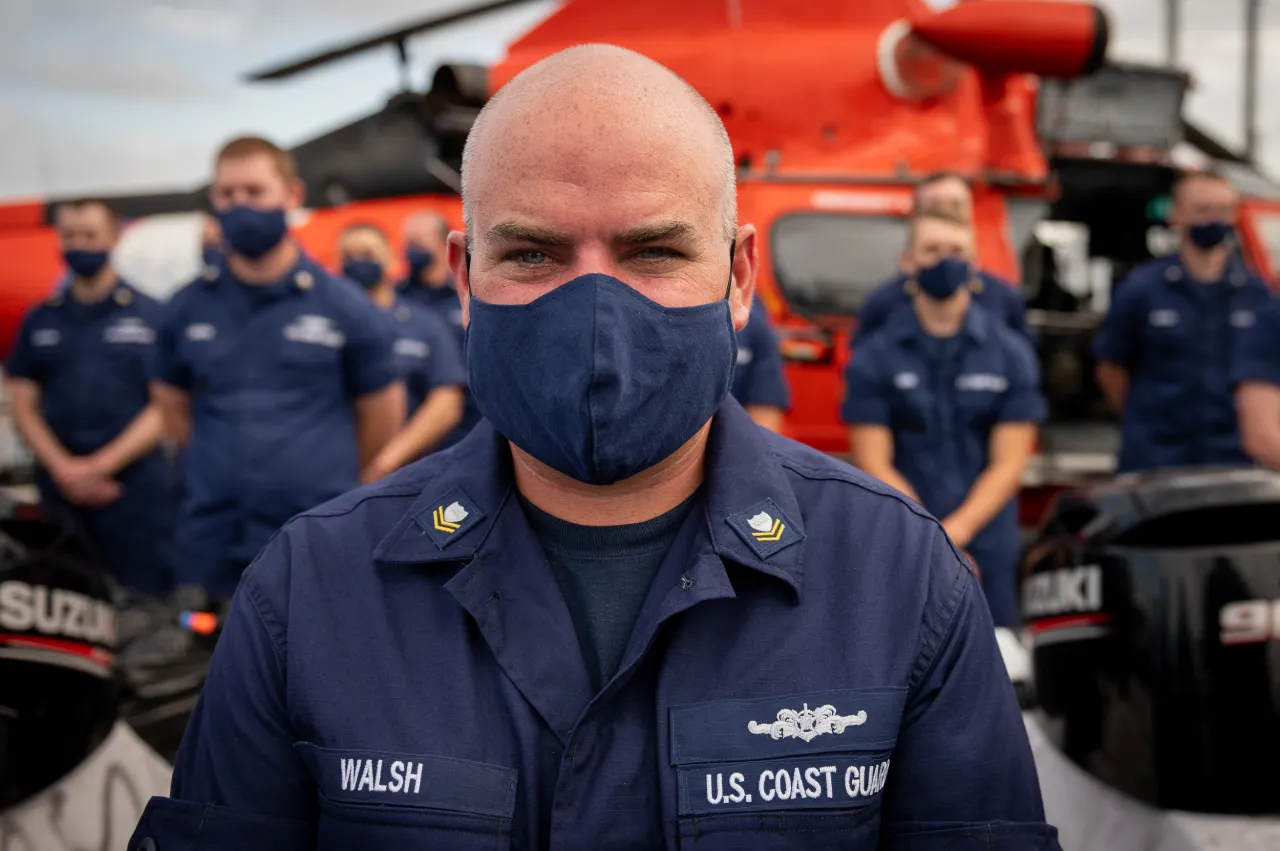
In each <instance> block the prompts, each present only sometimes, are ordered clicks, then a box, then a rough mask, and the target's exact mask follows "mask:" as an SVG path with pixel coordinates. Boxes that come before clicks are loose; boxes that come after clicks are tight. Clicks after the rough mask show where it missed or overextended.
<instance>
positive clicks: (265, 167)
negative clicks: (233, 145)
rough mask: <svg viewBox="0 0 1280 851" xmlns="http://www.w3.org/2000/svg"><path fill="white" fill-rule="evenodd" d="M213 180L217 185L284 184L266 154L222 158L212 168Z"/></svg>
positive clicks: (269, 156)
mask: <svg viewBox="0 0 1280 851" xmlns="http://www.w3.org/2000/svg"><path fill="white" fill-rule="evenodd" d="M213 179H214V181H215V182H217V183H229V182H253V183H270V182H276V183H284V182H285V181H284V177H283V176H282V175H281V174H280V170H279V169H278V168H277V167H276V163H275V159H274V158H273V157H272V156H271V155H270V154H268V153H266V152H262V153H256V154H245V155H243V156H236V157H223V158H222V159H220V160H218V162H217V165H216V166H215V167H214V173H213Z"/></svg>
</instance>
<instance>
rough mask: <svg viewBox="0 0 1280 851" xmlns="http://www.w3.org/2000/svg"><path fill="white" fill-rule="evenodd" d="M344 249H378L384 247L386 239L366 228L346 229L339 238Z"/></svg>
mask: <svg viewBox="0 0 1280 851" xmlns="http://www.w3.org/2000/svg"><path fill="white" fill-rule="evenodd" d="M339 242H340V244H341V245H342V247H343V248H345V249H348V250H350V249H357V248H359V249H363V250H366V251H380V250H383V249H385V248H386V245H387V243H386V240H385V239H383V238H382V237H381V235H379V234H378V233H376V232H374V231H372V230H369V229H368V228H359V229H357V230H351V231H347V232H346V233H344V234H343V235H342V238H341V239H340V240H339Z"/></svg>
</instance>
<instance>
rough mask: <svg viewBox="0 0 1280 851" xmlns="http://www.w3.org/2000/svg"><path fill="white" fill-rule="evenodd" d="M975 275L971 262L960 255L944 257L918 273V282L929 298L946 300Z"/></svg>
mask: <svg viewBox="0 0 1280 851" xmlns="http://www.w3.org/2000/svg"><path fill="white" fill-rule="evenodd" d="M972 277H973V269H972V268H970V266H969V263H968V262H967V261H965V260H962V259H960V258H959V257H943V258H942V259H941V260H939V261H938V262H937V263H934V264H933V265H932V266H929V267H927V268H924V269H921V270H920V271H919V272H917V273H916V284H917V285H919V287H920V291H921V292H923V293H924V294H925V295H927V296H929V298H932V299H936V300H938V301H946V300H947V299H949V298H951V297H952V296H953V295H955V294H956V290H958V289H960V288H961V287H963V286H964V285H965V284H966V283H968V282H969V279H970V278H972Z"/></svg>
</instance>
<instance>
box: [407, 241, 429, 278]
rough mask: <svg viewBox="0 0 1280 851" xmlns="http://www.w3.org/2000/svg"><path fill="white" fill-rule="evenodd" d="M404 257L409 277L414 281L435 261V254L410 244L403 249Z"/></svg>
mask: <svg viewBox="0 0 1280 851" xmlns="http://www.w3.org/2000/svg"><path fill="white" fill-rule="evenodd" d="M404 259H405V260H406V261H407V262H408V264H409V277H410V278H411V279H413V280H415V281H416V280H418V279H420V278H421V277H422V273H423V272H425V271H426V270H428V269H430V268H431V266H432V265H433V264H434V263H435V262H436V256H435V255H434V254H432V253H431V252H430V251H427V250H426V249H425V248H415V247H414V246H412V245H411V246H409V247H408V248H406V249H405V252H404Z"/></svg>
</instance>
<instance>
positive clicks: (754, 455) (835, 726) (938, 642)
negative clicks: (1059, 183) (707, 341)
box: [129, 399, 1058, 851]
mask: <svg viewBox="0 0 1280 851" xmlns="http://www.w3.org/2000/svg"><path fill="white" fill-rule="evenodd" d="M706 469H707V478H706V482H705V484H704V486H703V496H701V497H700V498H699V500H700V501H699V503H698V504H697V505H696V506H695V507H694V508H693V510H692V511H691V513H690V515H689V516H688V518H687V519H686V521H685V522H684V524H683V526H682V527H681V529H680V531H679V533H678V534H677V537H676V539H675V542H674V543H673V544H672V546H671V548H670V550H669V551H668V552H667V555H666V557H665V559H664V561H663V564H662V566H661V567H660V568H659V571H658V574H657V576H656V578H655V580H654V583H653V585H652V587H651V589H650V591H649V595H648V599H647V601H646V602H645V603H644V605H643V607H642V609H641V612H640V615H639V619H638V621H637V623H636V626H635V629H634V631H633V633H632V635H631V640H630V645H629V648H628V650H627V651H626V654H625V655H624V657H623V662H622V665H621V667H620V669H619V671H618V673H617V674H616V675H615V676H614V677H613V679H612V680H610V681H609V682H608V683H607V684H605V686H604V687H603V689H602V690H601V691H600V692H599V693H593V690H592V689H591V687H590V684H589V677H588V673H587V667H586V664H585V662H584V661H583V656H582V651H581V649H580V645H579V643H578V639H577V636H576V634H575V632H574V626H573V621H572V619H571V617H570V614H569V610H568V607H567V606H566V604H565V602H564V598H563V596H562V595H561V593H560V590H559V586H558V585H557V583H556V579H555V576H554V573H553V572H552V569H551V568H550V566H549V565H548V563H547V560H546V558H545V556H544V555H543V551H542V549H541V545H540V544H539V542H538V539H537V538H536V537H535V536H534V533H533V531H532V530H531V528H530V526H529V523H528V521H527V520H526V519H525V515H524V512H523V510H522V508H521V506H520V500H519V499H518V497H517V495H516V493H515V491H514V488H515V485H514V482H513V480H512V471H511V457H510V451H509V449H508V448H507V445H506V442H505V441H504V440H502V439H501V438H500V437H499V436H498V435H497V434H496V433H495V432H494V430H493V428H492V426H491V425H490V424H489V423H488V422H487V421H486V422H482V423H480V425H478V426H477V427H476V429H475V430H474V431H473V432H472V433H471V434H470V435H469V436H468V437H467V439H466V440H464V441H463V442H462V443H461V444H459V445H458V446H456V447H454V448H452V449H450V450H448V451H446V452H438V453H435V454H433V455H430V456H428V457H426V458H424V459H422V460H421V461H419V462H416V463H414V464H412V465H410V466H408V467H406V468H404V469H403V470H400V471H398V472H397V473H394V474H392V475H391V476H389V477H387V478H386V479H384V480H382V481H379V482H377V483H375V484H373V485H371V486H369V487H366V488H362V489H360V490H358V491H356V492H354V493H351V494H346V495H344V496H343V497H341V498H339V499H337V500H335V501H333V502H331V503H329V504H327V505H325V506H322V507H320V508H316V509H313V510H312V511H309V512H307V513H306V514H305V515H304V516H302V517H300V518H297V519H295V520H293V521H291V522H290V523H289V525H287V526H286V527H285V528H284V530H282V531H281V532H280V533H279V534H278V535H277V536H276V537H275V538H274V539H273V541H272V542H271V544H269V545H268V547H267V548H266V550H265V551H264V552H263V554H262V555H261V556H259V558H258V560H257V562H256V563H255V564H254V565H253V566H252V567H250V568H249V570H248V571H247V572H246V573H245V578H244V582H243V583H242V584H241V586H240V588H239V590H238V591H237V594H236V600H235V602H234V606H233V611H232V613H231V616H230V619H229V620H228V622H227V624H226V627H225V631H224V632H223V634H222V636H221V638H220V639H219V643H218V648H217V651H216V653H215V655H214V659H213V663H212V666H211V669H210V671H209V679H208V683H207V685H206V686H205V688H204V692H203V694H202V695H201V697H200V703H199V705H198V706H197V707H196V710H195V713H194V715H193V716H192V719H191V722H190V725H189V726H188V728H187V734H186V738H185V740H184V742H183V746H182V750H181V753H180V754H179V756H178V759H177V764H176V767H175V771H174V779H173V789H172V793H173V799H160V798H156V799H152V801H151V802H150V803H149V805H148V808H147V811H146V812H145V813H144V815H143V817H142V819H141V821H140V823H139V825H138V827H137V829H136V831H135V833H134V836H133V839H132V840H131V842H130V844H129V849H131V851H139V849H142V848H144V840H145V839H147V838H152V839H153V840H154V843H155V846H156V848H157V849H159V851H165V849H170V848H187V847H194V844H192V845H188V844H187V843H195V842H196V841H197V836H198V837H199V840H198V841H199V847H200V848H201V849H207V851H218V849H236V851H246V849H247V850H248V851H257V849H264V851H265V849H270V851H297V849H308V851H309V849H312V848H316V849H322V850H323V851H328V849H334V851H336V849H349V848H362V849H374V848H379V849H381V848H386V849H401V848H441V849H446V848H447V849H450V851H467V850H468V849H481V848H485V849H496V848H503V849H505V848H519V849H522V851H541V849H552V848H554V849H588V848H589V849H603V848H618V849H620V848H637V849H639V848H644V849H675V848H698V849H704V850H705V851H714V849H730V848H733V849H790V848H794V849H802V848H803V849H813V848H840V849H845V850H846V851H858V849H880V848H890V849H895V850H896V851H905V849H910V851H935V849H936V851H942V849H946V851H956V849H978V848H981V849H992V848H996V849H1008V851H1013V849H1018V851H1026V849H1057V848H1058V844H1057V841H1056V839H1055V838H1054V837H1055V836H1056V831H1055V830H1054V829H1053V828H1051V827H1049V826H1047V825H1045V824H1043V819H1044V813H1043V808H1042V804H1041V799H1040V791H1039V785H1038V780H1037V777H1036V770H1035V765H1034V762H1033V760H1032V756H1031V752H1030V748H1029V746H1028V743H1027V736H1026V732H1025V730H1024V727H1023V723H1022V718H1021V717H1020V714H1019V709H1018V705H1017V701H1016V698H1015V697H1014V693H1013V688H1012V686H1011V684H1010V682H1009V679H1008V675H1007V673H1006V671H1005V667H1004V664H1003V662H1002V660H1001V657H1000V653H999V650H998V649H997V646H996V643H995V634H994V630H993V627H992V623H991V619H990V616H989V614H988V612H987V608H986V606H985V605H984V604H983V603H982V600H981V596H980V594H979V593H978V590H977V589H978V586H977V583H976V582H975V581H974V578H973V573H972V571H971V570H970V569H969V568H968V567H967V566H965V565H964V564H963V563H962V562H961V558H960V556H959V554H958V553H957V552H956V551H955V549H954V548H953V547H952V546H951V545H950V543H949V542H948V540H947V538H946V536H945V535H944V534H943V533H942V531H941V529H940V527H939V526H938V524H937V522H936V521H935V520H933V519H932V518H930V517H928V516H927V515H926V514H925V513H924V511H923V510H922V509H921V508H920V507H919V506H916V505H915V504H914V503H911V502H910V501H909V500H906V499H905V498H903V497H901V496H900V495H898V494H897V493H895V492H892V491H890V490H889V489H888V488H886V487H884V486H883V485H881V484H880V483H878V482H876V481H873V480H871V479H870V478H869V477H867V476H864V475H863V474H861V473H860V472H858V471H856V470H854V469H853V468H851V467H849V466H848V465H846V464H843V463H841V462H839V461H837V460H834V459H832V458H831V457H829V456H826V455H823V454H821V453H819V452H816V451H813V450H811V449H809V448H808V447H805V446H803V445H801V444H798V443H794V442H792V441H789V440H786V439H785V438H782V437H780V436H778V435H776V434H774V433H772V432H769V431H767V430H765V429H761V428H758V427H757V426H756V425H755V424H754V423H753V422H752V421H751V419H750V418H749V417H748V416H747V415H746V413H745V412H744V411H743V410H742V408H741V407H740V406H739V405H738V404H737V403H736V402H735V401H734V400H732V399H726V401H725V402H724V403H723V404H722V405H721V408H720V410H719V412H718V414H717V415H716V417H715V419H714V422H713V424H712V427H711V434H710V441H709V449H708V456H707V459H706ZM145 847H150V846H149V845H146V846H145Z"/></svg>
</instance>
